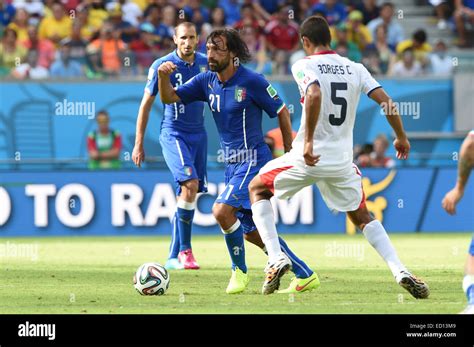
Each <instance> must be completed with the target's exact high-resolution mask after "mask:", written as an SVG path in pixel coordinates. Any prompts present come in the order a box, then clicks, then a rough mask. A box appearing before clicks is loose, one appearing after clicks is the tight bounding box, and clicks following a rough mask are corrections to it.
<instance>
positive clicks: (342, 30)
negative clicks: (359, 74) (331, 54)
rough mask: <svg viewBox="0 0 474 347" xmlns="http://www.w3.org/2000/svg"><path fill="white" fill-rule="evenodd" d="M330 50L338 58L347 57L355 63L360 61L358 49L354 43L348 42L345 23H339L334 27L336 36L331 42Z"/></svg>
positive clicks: (360, 56)
mask: <svg viewBox="0 0 474 347" xmlns="http://www.w3.org/2000/svg"><path fill="white" fill-rule="evenodd" d="M331 48H332V49H333V50H335V51H336V52H337V54H339V55H340V56H343V57H347V58H349V59H350V60H352V61H355V62H357V63H358V62H360V61H361V59H362V54H361V52H360V50H359V47H357V45H356V44H355V43H354V42H352V41H349V38H348V35H347V24H346V23H340V24H339V25H338V26H337V27H336V35H335V37H334V38H333V40H332V41H331Z"/></svg>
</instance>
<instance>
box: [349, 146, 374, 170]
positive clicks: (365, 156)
mask: <svg viewBox="0 0 474 347" xmlns="http://www.w3.org/2000/svg"><path fill="white" fill-rule="evenodd" d="M373 151H374V146H373V145H372V144H371V143H366V144H365V145H363V146H362V147H361V148H360V149H359V150H356V151H354V155H355V160H354V162H355V164H356V165H357V166H359V167H370V155H371V153H372V152H373Z"/></svg>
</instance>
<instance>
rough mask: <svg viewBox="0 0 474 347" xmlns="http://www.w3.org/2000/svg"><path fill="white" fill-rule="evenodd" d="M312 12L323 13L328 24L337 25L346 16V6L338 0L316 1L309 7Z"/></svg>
mask: <svg viewBox="0 0 474 347" xmlns="http://www.w3.org/2000/svg"><path fill="white" fill-rule="evenodd" d="M311 12H312V13H313V14H315V13H323V14H324V16H325V18H326V20H327V22H328V24H329V25H337V24H339V23H340V22H343V21H344V20H345V19H346V17H347V10H346V7H345V6H344V5H343V4H342V3H341V2H339V1H338V0H326V2H324V3H318V4H316V5H314V6H313V8H312V9H311Z"/></svg>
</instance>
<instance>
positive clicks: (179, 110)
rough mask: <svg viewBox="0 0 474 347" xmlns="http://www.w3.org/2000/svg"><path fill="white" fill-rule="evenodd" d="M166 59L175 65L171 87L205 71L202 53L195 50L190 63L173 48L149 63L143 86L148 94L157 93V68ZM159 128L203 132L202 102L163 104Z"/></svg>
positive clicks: (204, 59) (205, 65) (205, 66)
mask: <svg viewBox="0 0 474 347" xmlns="http://www.w3.org/2000/svg"><path fill="white" fill-rule="evenodd" d="M167 61H171V62H173V63H174V64H175V65H176V66H177V69H176V71H174V72H173V73H172V74H171V76H170V81H171V84H172V85H173V87H179V86H180V85H182V84H184V83H186V82H187V81H188V80H190V79H191V78H193V77H194V76H196V75H197V74H199V73H200V72H203V71H207V57H206V56H205V55H204V54H202V53H198V52H196V56H195V59H194V63H192V64H190V63H188V62H186V61H184V60H183V59H181V58H180V57H179V56H178V54H177V53H176V50H175V51H173V52H171V53H169V54H168V55H165V56H164V57H162V58H160V59H157V60H155V61H154V62H153V64H152V65H151V67H150V70H149V71H148V80H147V84H146V86H145V90H146V91H148V93H149V94H150V95H153V96H155V95H157V94H158V68H159V67H160V65H161V64H162V63H164V62H167ZM161 128H167V129H172V130H177V131H185V132H191V133H196V132H204V131H205V128H204V103H202V102H192V103H189V104H187V105H186V106H185V105H183V104H182V103H179V102H177V103H174V104H168V105H164V112H163V120H162V122H161Z"/></svg>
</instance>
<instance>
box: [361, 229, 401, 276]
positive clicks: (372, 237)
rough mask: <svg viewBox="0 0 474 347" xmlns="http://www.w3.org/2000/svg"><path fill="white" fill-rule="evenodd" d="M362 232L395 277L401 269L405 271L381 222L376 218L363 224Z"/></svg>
mask: <svg viewBox="0 0 474 347" xmlns="http://www.w3.org/2000/svg"><path fill="white" fill-rule="evenodd" d="M362 232H363V233H364V236H365V238H366V239H367V241H369V243H370V245H371V246H372V247H374V248H375V250H376V251H377V253H378V254H379V255H380V256H381V257H382V258H383V260H385V262H386V263H387V265H388V267H389V268H390V271H392V274H393V276H394V277H395V278H396V277H397V275H398V274H400V272H401V271H407V269H406V267H405V266H404V265H403V264H402V262H401V261H400V259H398V256H397V251H395V248H393V246H392V242H391V241H390V238H389V237H388V235H387V232H386V231H385V228H384V227H383V225H382V223H380V222H379V221H378V220H373V221H372V222H370V223H369V224H366V225H365V228H364V230H363V231H362Z"/></svg>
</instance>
